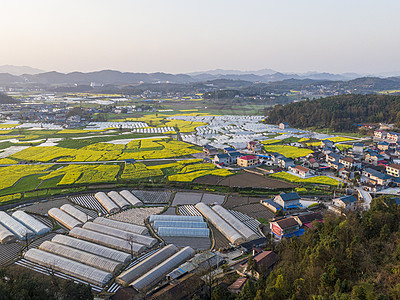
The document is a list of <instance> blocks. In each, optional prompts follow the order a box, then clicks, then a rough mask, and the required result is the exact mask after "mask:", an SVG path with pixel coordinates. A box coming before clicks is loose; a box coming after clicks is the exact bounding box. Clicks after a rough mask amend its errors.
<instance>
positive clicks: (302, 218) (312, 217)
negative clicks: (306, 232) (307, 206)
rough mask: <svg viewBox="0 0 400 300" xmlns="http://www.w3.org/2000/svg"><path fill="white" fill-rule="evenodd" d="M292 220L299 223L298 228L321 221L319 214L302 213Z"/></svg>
mask: <svg viewBox="0 0 400 300" xmlns="http://www.w3.org/2000/svg"><path fill="white" fill-rule="evenodd" d="M294 219H295V220H296V221H297V223H299V225H300V226H306V227H309V226H307V225H309V224H310V223H312V222H313V221H321V220H322V214H321V213H320V212H310V213H304V214H301V215H298V216H295V217H294Z"/></svg>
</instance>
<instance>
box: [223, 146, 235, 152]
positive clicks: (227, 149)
mask: <svg viewBox="0 0 400 300" xmlns="http://www.w3.org/2000/svg"><path fill="white" fill-rule="evenodd" d="M229 152H236V149H235V148H232V147H226V148H224V153H229Z"/></svg>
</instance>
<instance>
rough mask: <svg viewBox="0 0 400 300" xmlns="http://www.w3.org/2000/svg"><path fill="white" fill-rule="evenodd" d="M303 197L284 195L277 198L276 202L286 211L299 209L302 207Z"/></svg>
mask: <svg viewBox="0 0 400 300" xmlns="http://www.w3.org/2000/svg"><path fill="white" fill-rule="evenodd" d="M300 199H301V197H300V196H299V195H298V194H297V193H295V192H294V193H286V194H285V193H282V194H280V195H278V196H275V198H274V202H275V203H278V204H279V205H280V206H282V207H283V208H284V209H290V208H298V207H300Z"/></svg>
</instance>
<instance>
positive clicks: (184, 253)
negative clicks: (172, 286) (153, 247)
mask: <svg viewBox="0 0 400 300" xmlns="http://www.w3.org/2000/svg"><path fill="white" fill-rule="evenodd" d="M194 253H195V251H194V250H193V249H192V248H190V247H185V248H183V249H182V250H180V251H179V252H178V253H175V254H174V255H172V256H171V257H170V258H168V259H167V260H165V261H164V262H162V263H161V264H159V265H158V266H156V267H155V268H153V269H151V270H150V271H148V272H147V273H146V274H144V275H142V276H141V277H139V278H138V279H136V280H135V281H134V282H133V283H132V284H131V285H132V286H133V287H134V288H135V289H136V290H138V291H142V290H146V289H148V288H149V287H151V286H153V285H155V284H157V283H158V282H159V281H160V280H161V279H162V278H163V277H164V276H165V275H166V274H168V273H169V272H170V271H171V270H173V269H174V268H176V267H177V266H178V265H180V264H181V263H183V262H184V261H186V260H187V259H188V258H190V257H191V256H192V255H193V254H194Z"/></svg>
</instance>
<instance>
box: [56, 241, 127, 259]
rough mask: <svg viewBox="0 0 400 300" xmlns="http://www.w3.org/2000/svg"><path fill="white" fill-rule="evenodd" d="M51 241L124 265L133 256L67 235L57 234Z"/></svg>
mask: <svg viewBox="0 0 400 300" xmlns="http://www.w3.org/2000/svg"><path fill="white" fill-rule="evenodd" d="M51 241H52V242H55V243H57V244H60V245H65V246H68V247H72V248H75V249H78V250H82V251H85V252H88V253H92V254H95V255H98V256H102V257H105V258H109V259H111V260H115V261H118V262H121V263H123V264H126V263H127V262H128V261H130V260H131V259H132V256H131V255H130V254H128V253H125V252H122V251H119V250H115V249H111V248H108V247H105V246H102V245H98V244H95V243H91V242H87V241H82V240H79V239H76V238H73V237H70V236H67V235H62V234H57V235H56V236H54V237H53V238H52V240H51Z"/></svg>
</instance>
